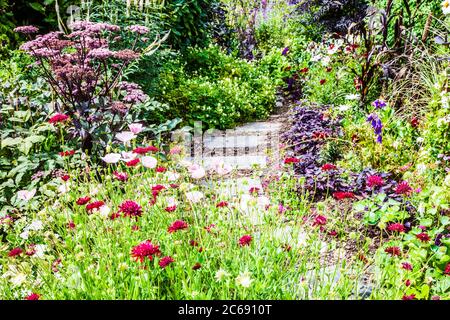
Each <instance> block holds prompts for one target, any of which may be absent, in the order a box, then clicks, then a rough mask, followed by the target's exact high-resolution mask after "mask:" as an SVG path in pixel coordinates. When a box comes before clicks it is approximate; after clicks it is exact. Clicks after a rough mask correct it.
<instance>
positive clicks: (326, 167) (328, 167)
mask: <svg viewBox="0 0 450 320" xmlns="http://www.w3.org/2000/svg"><path fill="white" fill-rule="evenodd" d="M321 169H322V171H331V170H336V169H337V167H336V166H335V165H334V164H331V163H325V164H324V165H323V166H322V168H321Z"/></svg>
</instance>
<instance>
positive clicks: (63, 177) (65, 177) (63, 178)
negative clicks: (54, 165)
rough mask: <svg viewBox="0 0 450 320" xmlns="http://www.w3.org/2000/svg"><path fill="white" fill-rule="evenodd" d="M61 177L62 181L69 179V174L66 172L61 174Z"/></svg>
mask: <svg viewBox="0 0 450 320" xmlns="http://www.w3.org/2000/svg"><path fill="white" fill-rule="evenodd" d="M61 179H62V180H63V181H67V180H69V179H70V176H69V175H68V174H65V175H63V176H61Z"/></svg>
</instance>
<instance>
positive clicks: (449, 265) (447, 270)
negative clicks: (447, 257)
mask: <svg viewBox="0 0 450 320" xmlns="http://www.w3.org/2000/svg"><path fill="white" fill-rule="evenodd" d="M444 274H445V275H447V276H450V262H449V263H447V265H446V266H445V270H444Z"/></svg>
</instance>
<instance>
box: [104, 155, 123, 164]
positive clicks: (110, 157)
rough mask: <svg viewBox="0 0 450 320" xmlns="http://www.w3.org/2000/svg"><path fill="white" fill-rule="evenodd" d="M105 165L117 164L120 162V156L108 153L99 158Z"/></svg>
mask: <svg viewBox="0 0 450 320" xmlns="http://www.w3.org/2000/svg"><path fill="white" fill-rule="evenodd" d="M100 159H102V160H103V161H105V162H106V163H117V162H119V160H120V154H118V153H108V154H107V155H105V156H104V157H100Z"/></svg>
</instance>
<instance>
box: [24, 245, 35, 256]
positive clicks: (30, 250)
mask: <svg viewBox="0 0 450 320" xmlns="http://www.w3.org/2000/svg"><path fill="white" fill-rule="evenodd" d="M35 253H36V246H35V245H34V244H31V245H30V246H29V247H28V249H27V251H25V254H26V255H27V256H30V257H31V256H32V255H34V254H35Z"/></svg>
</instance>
